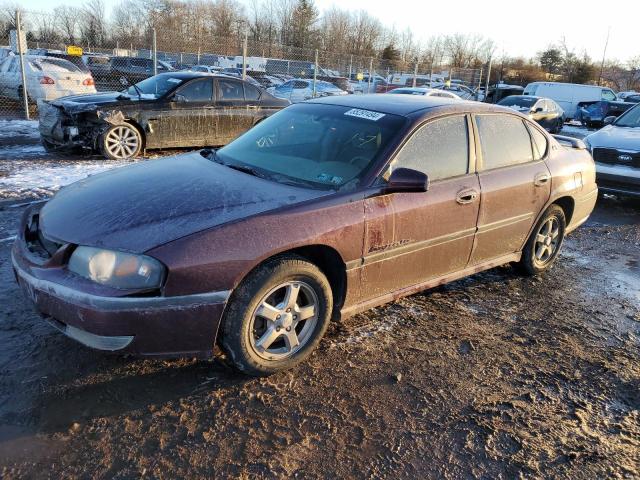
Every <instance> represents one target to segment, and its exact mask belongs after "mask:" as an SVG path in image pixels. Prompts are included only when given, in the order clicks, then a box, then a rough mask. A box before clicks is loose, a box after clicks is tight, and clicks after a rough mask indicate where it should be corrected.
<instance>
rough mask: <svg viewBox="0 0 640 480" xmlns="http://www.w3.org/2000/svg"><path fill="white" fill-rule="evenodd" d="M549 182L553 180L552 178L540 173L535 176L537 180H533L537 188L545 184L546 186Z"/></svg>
mask: <svg viewBox="0 0 640 480" xmlns="http://www.w3.org/2000/svg"><path fill="white" fill-rule="evenodd" d="M549 180H551V177H550V176H549V175H548V174H546V173H539V174H537V175H536V176H535V178H534V179H533V184H534V185H535V186H536V187H541V186H543V185H544V184H546V183H547V182H548V181H549Z"/></svg>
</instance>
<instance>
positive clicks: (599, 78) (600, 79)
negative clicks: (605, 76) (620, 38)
mask: <svg viewBox="0 0 640 480" xmlns="http://www.w3.org/2000/svg"><path fill="white" fill-rule="evenodd" d="M610 33H611V27H609V28H608V29H607V40H606V41H605V42H604V51H603V52H602V63H601V64H600V75H598V85H600V82H601V81H602V73H603V71H604V60H605V58H606V56H607V47H608V46H609V34H610Z"/></svg>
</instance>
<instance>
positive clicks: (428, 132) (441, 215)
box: [362, 115, 480, 301]
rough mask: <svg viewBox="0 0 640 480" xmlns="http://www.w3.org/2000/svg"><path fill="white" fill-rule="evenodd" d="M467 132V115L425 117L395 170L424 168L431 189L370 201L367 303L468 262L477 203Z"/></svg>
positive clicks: (365, 275)
mask: <svg viewBox="0 0 640 480" xmlns="http://www.w3.org/2000/svg"><path fill="white" fill-rule="evenodd" d="M469 132H470V128H469V120H468V119H467V117H466V116H465V115H454V116H447V117H443V118H438V119H435V120H431V121H429V122H427V123H426V124H424V125H423V126H421V127H420V128H418V129H417V130H416V131H415V133H413V134H412V136H411V138H410V139H409V140H408V141H407V143H406V144H405V145H404V147H403V148H402V150H401V151H400V152H399V153H398V155H397V156H396V157H395V159H394V160H393V161H392V163H391V166H390V169H393V168H398V167H405V168H413V169H415V170H419V171H422V172H424V173H426V174H427V175H428V176H429V178H430V187H429V189H428V191H427V192H424V193H393V194H387V195H381V196H377V197H373V198H369V199H367V200H365V221H366V232H365V241H364V264H363V274H362V280H363V289H362V291H363V298H362V300H363V301H366V300H368V299H372V298H375V297H378V296H381V295H384V294H385V293H389V292H392V291H395V290H399V289H402V288H405V287H410V286H412V285H416V284H419V283H422V282H424V281H426V280H429V279H431V278H435V277H439V276H442V275H445V274H447V273H451V272H455V271H459V270H462V269H463V268H465V267H466V265H467V263H468V261H469V255H470V254H471V248H472V245H473V238H474V235H475V231H476V221H477V218H478V208H479V204H480V185H479V182H478V178H477V176H476V174H475V173H474V171H473V163H474V162H473V161H470V160H472V159H473V158H474V155H473V149H470V148H469V146H470V145H471V143H470V135H469Z"/></svg>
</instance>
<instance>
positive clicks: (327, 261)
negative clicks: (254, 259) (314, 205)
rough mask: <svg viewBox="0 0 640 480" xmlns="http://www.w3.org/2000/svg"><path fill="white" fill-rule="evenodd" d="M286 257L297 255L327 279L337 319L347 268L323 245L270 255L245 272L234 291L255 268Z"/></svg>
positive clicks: (341, 303) (334, 315)
mask: <svg viewBox="0 0 640 480" xmlns="http://www.w3.org/2000/svg"><path fill="white" fill-rule="evenodd" d="M287 255H297V256H299V257H302V258H304V259H305V260H307V261H309V262H311V263H313V264H314V265H316V266H317V267H318V268H319V269H320V271H321V272H322V273H323V274H324V275H325V276H326V277H327V280H329V284H330V285H331V293H332V296H333V312H332V319H337V318H339V313H340V310H341V309H342V306H343V304H344V300H345V298H346V293H347V267H346V265H345V262H344V260H343V259H342V256H341V255H340V253H338V251H337V250H336V249H335V248H333V247H330V246H328V245H325V244H311V245H304V246H300V247H294V248H290V249H288V250H283V251H281V252H278V253H276V254H273V255H270V256H269V257H267V258H264V259H263V260H262V261H260V262H259V263H258V264H256V265H255V266H254V267H253V268H252V269H251V270H249V271H248V272H246V273H245V274H244V275H242V277H241V278H240V279H239V280H238V282H237V284H236V285H235V286H234V289H236V288H237V287H238V285H240V284H241V283H242V281H244V279H245V278H247V276H249V275H250V274H251V273H252V272H254V271H255V270H256V269H257V268H259V267H260V266H262V265H264V264H265V263H266V262H269V261H270V260H273V259H274V258H278V257H283V256H287Z"/></svg>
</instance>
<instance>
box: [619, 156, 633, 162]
mask: <svg viewBox="0 0 640 480" xmlns="http://www.w3.org/2000/svg"><path fill="white" fill-rule="evenodd" d="M618 160H620V161H621V162H630V161H631V160H633V157H631V155H618Z"/></svg>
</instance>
